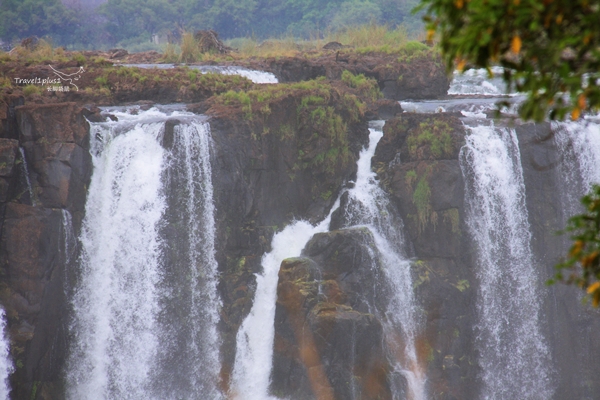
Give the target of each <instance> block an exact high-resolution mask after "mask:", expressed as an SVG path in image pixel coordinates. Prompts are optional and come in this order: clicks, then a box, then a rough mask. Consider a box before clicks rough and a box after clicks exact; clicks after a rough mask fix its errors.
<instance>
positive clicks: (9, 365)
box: [0, 307, 15, 400]
mask: <svg viewBox="0 0 600 400" xmlns="http://www.w3.org/2000/svg"><path fill="white" fill-rule="evenodd" d="M14 370H15V367H14V366H13V362H12V360H11V358H10V341H9V338H8V332H6V315H5V312H4V309H3V308H1V307H0V377H2V381H1V382H0V400H9V399H10V384H9V382H8V379H9V376H10V374H12V373H13V372H14Z"/></svg>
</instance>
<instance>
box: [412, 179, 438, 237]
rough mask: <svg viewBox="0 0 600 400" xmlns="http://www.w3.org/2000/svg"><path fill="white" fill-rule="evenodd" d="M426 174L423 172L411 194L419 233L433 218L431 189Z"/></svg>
mask: <svg viewBox="0 0 600 400" xmlns="http://www.w3.org/2000/svg"><path fill="white" fill-rule="evenodd" d="M426 175H427V174H424V175H423V176H422V177H421V179H420V180H419V183H417V187H416V188H415V191H414V192H413V196H412V200H413V204H414V205H415V207H417V228H418V231H419V233H421V232H423V231H424V230H425V227H426V226H427V224H428V223H429V221H430V220H433V218H432V210H431V202H430V197H431V189H430V188H429V183H428V182H427V176H426ZM436 219H437V218H436Z"/></svg>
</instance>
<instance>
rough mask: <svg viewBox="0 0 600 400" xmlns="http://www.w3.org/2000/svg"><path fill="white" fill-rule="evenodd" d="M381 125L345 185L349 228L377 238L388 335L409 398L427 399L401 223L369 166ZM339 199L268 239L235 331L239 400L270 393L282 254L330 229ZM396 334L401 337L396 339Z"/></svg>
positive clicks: (298, 250)
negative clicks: (323, 212)
mask: <svg viewBox="0 0 600 400" xmlns="http://www.w3.org/2000/svg"><path fill="white" fill-rule="evenodd" d="M382 127H383V124H382V123H381V122H378V123H375V124H372V126H371V128H370V129H369V132H370V135H369V145H368V147H367V148H365V149H363V150H362V151H361V153H360V156H359V160H358V172H357V179H356V182H355V185H354V187H353V188H352V189H350V190H349V202H348V206H347V209H346V210H345V220H346V221H347V223H346V225H347V227H350V226H368V227H369V228H370V229H371V231H372V233H373V236H374V238H375V243H376V245H377V249H378V250H379V252H380V253H381V255H382V256H383V261H384V263H385V272H386V276H387V279H388V280H389V284H390V285H391V287H392V291H393V298H392V299H390V303H389V305H388V309H387V310H386V315H387V318H388V319H389V322H388V323H387V325H386V327H385V329H386V336H387V337H388V341H389V344H388V346H390V347H392V348H394V347H396V348H395V349H393V352H394V353H398V351H396V350H398V347H399V348H400V349H399V350H400V351H399V352H400V353H401V354H402V355H401V356H400V357H399V359H397V360H395V361H396V363H395V367H396V369H397V371H396V372H397V373H399V374H402V375H403V376H404V377H405V379H406V381H407V383H408V391H409V393H408V398H409V399H412V400H423V399H425V398H426V397H425V376H424V371H423V370H422V369H421V367H420V365H419V361H418V359H417V354H416V349H415V335H416V333H417V331H418V329H419V328H418V319H417V317H416V309H415V308H416V304H415V299H414V293H413V286H412V278H411V275H410V264H409V262H408V260H407V259H406V257H405V256H404V254H403V246H404V238H403V235H402V226H403V225H402V222H401V220H399V219H393V217H392V215H393V214H392V213H388V212H387V211H390V210H389V208H388V207H389V205H388V200H387V197H386V195H385V193H384V192H383V190H382V189H381V188H380V187H379V186H378V184H377V181H376V180H375V173H374V172H372V171H371V159H372V158H373V155H374V154H375V149H376V147H377V143H378V142H379V140H380V139H381V138H382V136H383V130H382ZM339 205H340V201H339V199H338V200H337V201H336V203H335V204H334V205H333V207H332V209H331V211H330V213H329V215H328V216H327V218H325V219H324V220H323V221H322V222H320V223H319V224H318V225H317V226H312V225H310V224H309V223H308V222H306V221H297V222H294V223H293V224H291V225H289V226H287V227H286V228H285V229H283V230H282V231H281V232H279V233H277V234H276V235H275V237H274V238H273V241H272V249H273V250H272V251H271V252H270V253H268V254H265V255H264V257H263V259H262V266H263V268H264V272H263V273H262V275H257V289H256V295H255V300H254V304H253V307H252V310H251V311H250V314H249V315H248V317H247V318H246V320H245V321H244V322H243V324H242V326H241V327H240V330H239V331H238V334H237V353H236V359H235V366H234V372H233V377H232V389H231V390H232V394H233V396H234V397H235V398H237V399H240V400H241V399H244V400H246V399H248V400H265V399H271V398H273V397H271V396H269V394H268V393H269V379H270V376H271V369H272V357H273V340H274V325H273V324H274V318H275V302H276V291H277V283H278V279H277V278H278V271H279V267H280V265H281V262H282V261H283V260H284V259H285V258H289V257H297V256H299V255H300V253H301V251H302V249H303V248H304V246H305V245H306V243H307V242H308V241H309V239H310V238H311V237H312V236H313V235H315V234H316V233H320V232H325V231H327V230H328V227H329V223H330V220H331V216H332V214H333V212H334V211H336V209H337V208H338V207H339ZM398 334H399V335H400V336H401V337H402V339H401V340H398Z"/></svg>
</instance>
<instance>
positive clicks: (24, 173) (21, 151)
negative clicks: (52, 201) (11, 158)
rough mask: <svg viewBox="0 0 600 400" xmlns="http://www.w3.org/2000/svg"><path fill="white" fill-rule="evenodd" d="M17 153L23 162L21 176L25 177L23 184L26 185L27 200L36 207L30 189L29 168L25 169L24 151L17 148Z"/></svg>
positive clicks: (31, 189)
mask: <svg viewBox="0 0 600 400" xmlns="http://www.w3.org/2000/svg"><path fill="white" fill-rule="evenodd" d="M19 152H20V153H21V160H23V175H24V176H25V183H26V184H27V190H28V192H29V199H30V200H31V205H32V206H36V201H35V197H34V196H33V188H32V187H31V180H30V179H29V168H28V167H27V159H26V158H25V149H23V148H22V147H19Z"/></svg>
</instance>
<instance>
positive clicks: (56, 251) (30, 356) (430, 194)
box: [0, 55, 600, 399]
mask: <svg viewBox="0 0 600 400" xmlns="http://www.w3.org/2000/svg"><path fill="white" fill-rule="evenodd" d="M333 57H335V56H333V55H332V56H330V57H329V58H330V60H329V61H328V62H327V63H324V64H323V63H322V64H323V65H321V66H320V67H319V66H318V65H317V64H315V63H314V62H313V61H302V62H301V61H300V60H293V61H290V60H287V61H286V60H271V61H270V64H269V65H270V68H271V70H274V71H276V73H278V74H279V75H280V76H282V77H283V76H286V75H285V74H289V76H287V78H286V79H287V80H289V81H301V80H303V79H308V78H313V77H315V76H331V77H334V78H339V77H340V76H339V75H341V73H342V70H343V69H348V70H353V71H354V72H357V73H358V72H362V73H365V74H366V75H369V76H372V77H374V78H376V79H377V81H378V85H379V86H380V88H382V89H383V92H384V93H385V94H386V96H387V97H388V98H407V97H412V98H419V97H435V96H438V95H440V93H442V92H444V93H445V91H446V90H447V80H446V81H445V83H444V82H442V81H443V79H442V78H441V77H440V75H439V71H440V70H441V69H440V68H438V67H437V66H434V67H431V68H430V69H425V70H424V71H425V72H424V73H423V74H421V75H419V78H418V79H413V78H411V76H412V75H411V74H415V73H416V72H417V70H416V69H413V70H410V71H405V72H402V71H399V70H394V71H391V70H386V68H384V67H381V66H378V64H377V62H376V60H375V59H370V58H369V57H364V58H363V60H362V61H361V62H360V63H359V62H358V61H357V60H354V59H351V58H348V59H346V60H343V59H342V60H340V59H339V57H338V59H336V60H334V59H333ZM288 62H291V63H293V65H291V64H290V65H288V64H286V63H288ZM313 64H314V65H313ZM341 64H344V65H345V67H344V68H342V67H341V66H340V65H341ZM415 65H418V64H415ZM288 67H289V68H288ZM318 68H322V70H321V69H318ZM317 69H318V70H317ZM427 71H429V72H430V73H429V72H427ZM386 74H387V75H386ZM399 74H400V75H402V79H401V80H398V77H399ZM392 75H393V76H392ZM386 76H387V78H386ZM388 78H389V79H388ZM115 79H116V77H115ZM131 79H133V78H131ZM444 79H446V78H445V77H444ZM427 80H430V81H431V82H433V83H431V82H429V84H428V83H427V82H426V81H427ZM400 81H401V82H403V83H402V85H404V84H406V85H413V86H414V87H412V89H411V88H410V87H408V86H402V85H400V83H399V82H400ZM440 82H441V83H440ZM243 83H244V82H243ZM153 85H154V84H153ZM236 85H237V86H233V85H232V86H231V87H235V88H237V89H239V88H241V87H243V88H244V89H246V92H248V96H249V97H248V99H246V98H243V97H241V95H240V93H241V92H240V91H239V90H238V91H236V92H233V91H232V92H227V93H226V95H223V96H222V97H219V98H216V97H215V98H212V99H211V100H209V101H207V102H206V103H204V104H202V105H200V106H196V108H199V109H201V110H204V111H205V112H206V113H207V114H208V115H209V117H210V125H211V131H212V138H213V143H214V148H213V157H212V171H213V184H214V195H215V198H214V203H215V205H216V210H217V211H216V235H217V240H216V247H217V248H216V257H217V261H218V264H219V272H220V274H221V275H220V282H219V294H220V297H221V300H222V309H221V315H220V316H221V321H220V324H219V331H220V334H221V340H222V346H221V362H222V370H221V386H222V388H223V390H224V391H227V390H228V384H229V380H230V379H229V378H230V375H231V372H232V369H233V362H234V359H235V351H236V350H235V342H236V333H237V331H238V329H239V326H240V324H241V323H242V321H243V320H244V318H245V317H246V315H247V314H248V312H249V311H250V308H251V306H252V301H253V298H254V293H255V290H256V281H255V275H254V274H256V273H259V272H261V257H262V255H263V254H264V253H265V252H268V251H269V250H271V240H272V238H273V235H274V233H275V232H277V231H280V230H281V229H282V228H283V227H284V226H286V225H287V224H289V223H290V222H291V221H293V220H294V219H306V220H310V221H311V222H317V221H320V220H322V219H323V218H324V217H325V216H326V215H327V213H328V212H329V209H330V208H331V206H332V205H333V203H334V201H335V200H336V198H337V196H338V195H339V194H340V192H341V191H342V190H343V189H344V188H345V185H346V184H347V182H348V181H350V180H352V179H354V177H355V174H356V161H357V159H358V154H359V152H360V150H361V149H362V148H363V146H364V145H366V143H367V141H368V130H367V123H366V120H367V118H368V117H369V115H371V116H372V115H373V113H372V111H373V108H374V106H373V104H371V108H372V109H371V110H369V109H368V107H367V104H366V102H363V100H364V97H361V96H360V93H357V92H356V91H355V90H353V89H352V88H348V87H341V86H340V85H339V84H338V83H331V82H328V81H324V80H321V81H317V82H316V83H315V82H312V83H304V82H301V83H299V84H290V85H287V86H286V85H278V86H274V87H273V89H261V90H258V89H257V90H256V91H255V92H252V90H254V89H251V88H250V87H249V86H248V85H247V83H244V85H241V84H240V83H239V82H237V83H236ZM444 85H446V86H444ZM432 86H435V87H432ZM424 87H425V88H424ZM440 88H442V89H440ZM129 89H131V88H129ZM129 89H128V90H127V91H126V94H127V96H125V95H123V96H124V97H123V98H124V99H127V100H133V99H134V97H135V90H133V89H131V90H129ZM180 89H181V88H179V89H178V90H180ZM215 92H219V93H222V92H225V88H219V90H213V91H211V92H210V93H209V94H206V95H204V94H201V93H200V94H198V93H196V91H194V93H196V94H194V96H191V95H190V96H191V97H185V96H184V97H183V98H184V99H189V100H190V101H192V100H193V101H199V100H206V97H207V96H209V95H212V94H214V93H215ZM246 92H244V93H246ZM438 92H439V93H438ZM169 93H171V92H169ZM173 93H175V92H173ZM173 93H171V94H169V96H167V97H168V99H178V98H180V97H177V96H176V95H175V94H173ZM152 96H154V97H152V98H153V99H155V98H157V97H160V91H153V92H152ZM117 97H118V96H117ZM259 99H260V100H259ZM372 100H373V99H371V101H372ZM373 103H375V102H373ZM385 105H386V106H389V105H390V104H389V103H386V104H385ZM394 105H395V104H394ZM0 109H2V110H3V112H2V114H0V119H1V120H2V124H1V126H0V133H1V134H0V136H1V137H2V138H1V139H0V212H1V218H0V223H1V233H0V259H1V260H2V264H1V265H0V281H1V283H0V301H1V302H2V305H3V306H4V307H5V309H6V312H7V319H8V328H9V336H10V340H11V355H12V357H13V359H14V361H15V366H16V372H15V373H14V374H13V376H12V378H11V382H12V388H13V397H14V398H35V399H60V398H64V392H63V389H64V388H63V385H64V382H63V378H64V370H65V360H66V355H67V352H68V348H69V337H70V336H69V335H70V334H71V333H70V332H69V329H68V328H69V320H70V313H71V309H70V307H71V306H70V303H69V299H70V297H71V296H72V294H73V288H74V287H75V285H76V283H77V281H78V272H77V257H78V242H77V240H76V238H77V237H78V235H79V233H80V229H81V221H82V219H83V212H84V206H85V201H86V191H87V187H88V185H89V180H90V175H91V172H92V166H91V157H90V154H89V148H88V143H89V126H88V123H87V121H86V119H85V116H88V117H89V118H93V116H92V115H91V112H90V111H88V110H87V109H85V108H81V107H80V106H79V105H78V104H77V103H52V104H46V105H44V104H27V105H23V101H22V98H19V97H14V98H12V99H11V100H10V101H8V103H6V104H4V105H3V106H2V107H0ZM4 110H5V111H4ZM370 111H371V112H370ZM379 111H382V110H381V109H380V110H379ZM397 111H398V109H397V108H396V109H393V107H392V111H391V112H388V114H391V115H390V116H393V114H395V113H396V112H397ZM96 117H97V116H96ZM175 123H176V122H173V123H172V124H171V125H167V126H166V128H165V130H166V134H167V136H168V134H169V129H172V125H173V124H175ZM515 129H516V131H517V136H518V138H519V145H520V149H521V159H522V165H523V174H524V180H525V188H526V199H527V208H528V212H529V222H530V225H531V228H532V247H533V252H534V255H535V257H536V261H539V265H541V266H542V268H543V269H544V274H545V276H550V275H552V265H553V264H554V262H555V260H556V259H557V258H558V257H559V256H560V255H561V254H562V251H563V249H564V248H565V243H564V239H562V238H560V237H557V236H555V235H554V232H555V231H556V230H558V229H560V228H561V226H562V223H563V221H564V219H565V215H564V212H563V211H562V210H563V209H564V199H563V196H562V195H561V191H564V190H565V189H563V187H562V186H561V185H562V183H561V182H562V180H561V178H560V176H559V172H560V168H561V165H562V163H563V158H562V155H561V153H560V150H559V149H558V148H557V147H556V145H555V143H554V141H553V139H552V138H553V132H552V129H551V127H550V125H547V124H546V125H544V124H542V125H531V124H524V125H516V128H515ZM465 135H466V130H465V128H464V126H463V124H462V122H461V120H460V119H459V118H458V117H457V116H455V115H448V114H436V115H419V114H402V115H400V116H397V117H396V118H394V119H391V120H389V121H387V123H386V125H385V127H384V137H383V138H382V139H381V141H380V143H379V145H378V147H377V151H376V154H375V157H374V159H373V164H372V166H373V169H374V170H375V171H376V172H377V175H378V179H379V181H380V183H381V186H382V187H383V188H384V189H385V190H386V192H387V193H388V195H389V197H390V199H391V202H392V205H393V207H394V209H395V211H397V212H398V214H399V215H400V216H401V218H402V220H403V221H404V227H405V234H406V238H407V242H408V248H409V256H410V257H412V260H411V263H412V264H411V265H412V267H411V270H412V276H413V282H414V287H415V291H416V296H417V303H418V305H419V308H420V310H421V316H422V319H423V321H424V323H423V327H424V328H423V331H422V334H420V335H419V336H418V337H417V338H416V351H417V353H418V359H419V362H420V364H421V366H422V367H423V368H424V370H425V371H426V376H427V385H428V393H429V395H430V397H431V398H436V399H470V398H477V396H478V393H479V381H478V379H479V378H478V377H479V374H480V372H481V371H480V367H479V366H478V354H477V351H476V348H475V338H476V333H477V332H476V325H477V315H476V314H477V310H476V305H475V304H476V302H477V290H478V277H477V273H476V271H477V268H476V266H477V259H476V254H475V252H476V250H475V245H474V243H473V238H472V237H471V236H470V234H469V232H468V228H467V225H466V222H465V215H466V211H465V182H464V178H463V174H462V171H461V167H460V164H459V151H460V149H461V147H462V146H463V144H464V137H465ZM567 190H568V189H567ZM334 225H335V224H334ZM335 228H340V226H337V227H335ZM376 250H377V249H376V248H375V246H374V243H373V236H372V233H371V232H369V231H368V230H367V229H364V228H350V229H335V230H333V231H332V232H327V233H322V234H318V235H316V236H315V237H313V238H312V240H311V241H310V242H309V243H308V245H307V246H306V248H305V249H304V251H303V254H302V255H301V257H299V258H294V259H288V260H285V261H284V262H283V263H282V266H281V270H280V273H279V285H278V288H277V293H278V298H277V304H276V317H275V349H274V357H273V363H274V370H273V371H274V372H273V376H272V386H271V390H272V392H273V394H276V395H291V396H293V397H294V398H315V397H319V398H340V399H342V398H343V399H345V398H365V399H376V398H379V399H388V398H392V394H393V393H401V392H405V391H406V382H405V380H403V379H393V378H390V377H391V376H393V375H394V372H393V366H392V364H391V362H390V360H389V359H388V357H387V356H386V354H389V351H390V347H391V346H390V345H389V343H386V342H385V340H384V336H385V335H384V322H385V321H384V319H385V318H384V317H383V314H384V313H383V312H382V311H381V310H383V309H385V303H386V301H388V299H389V295H390V293H389V291H390V288H389V287H387V286H386V283H385V279H384V278H383V276H382V273H381V268H382V267H381V262H380V260H379V258H378V257H379V255H378V254H377V251H376ZM543 300H544V303H543V304H544V308H543V313H544V314H545V316H546V320H547V321H549V322H548V324H547V325H548V326H545V327H544V330H545V332H546V333H547V335H546V336H547V337H548V340H549V342H550V347H551V348H552V352H553V358H554V360H555V361H556V365H557V368H558V371H557V376H558V377H559V379H558V380H557V382H558V383H557V392H556V398H561V399H562V398H565V399H566V398H571V397H577V398H585V397H586V396H588V397H590V396H591V394H593V393H598V392H599V391H600V381H599V380H598V378H597V377H598V376H600V374H599V373H600V370H598V368H597V367H596V365H597V364H598V363H596V362H595V360H596V359H597V357H596V354H597V349H598V348H600V343H597V342H598V340H596V336H597V335H594V332H597V331H598V329H600V326H598V324H599V323H600V322H599V321H600V318H598V316H597V313H594V312H591V311H589V310H587V309H584V308H582V307H581V305H580V304H579V301H578V298H577V293H576V291H575V290H574V289H573V288H568V287H563V286H556V287H552V288H551V289H550V290H549V292H547V294H545V295H544V299H543ZM580 338H585V340H580ZM573 365H576V366H577V367H572V366H573ZM582 382H585V384H582ZM352 396H355V397H352Z"/></svg>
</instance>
